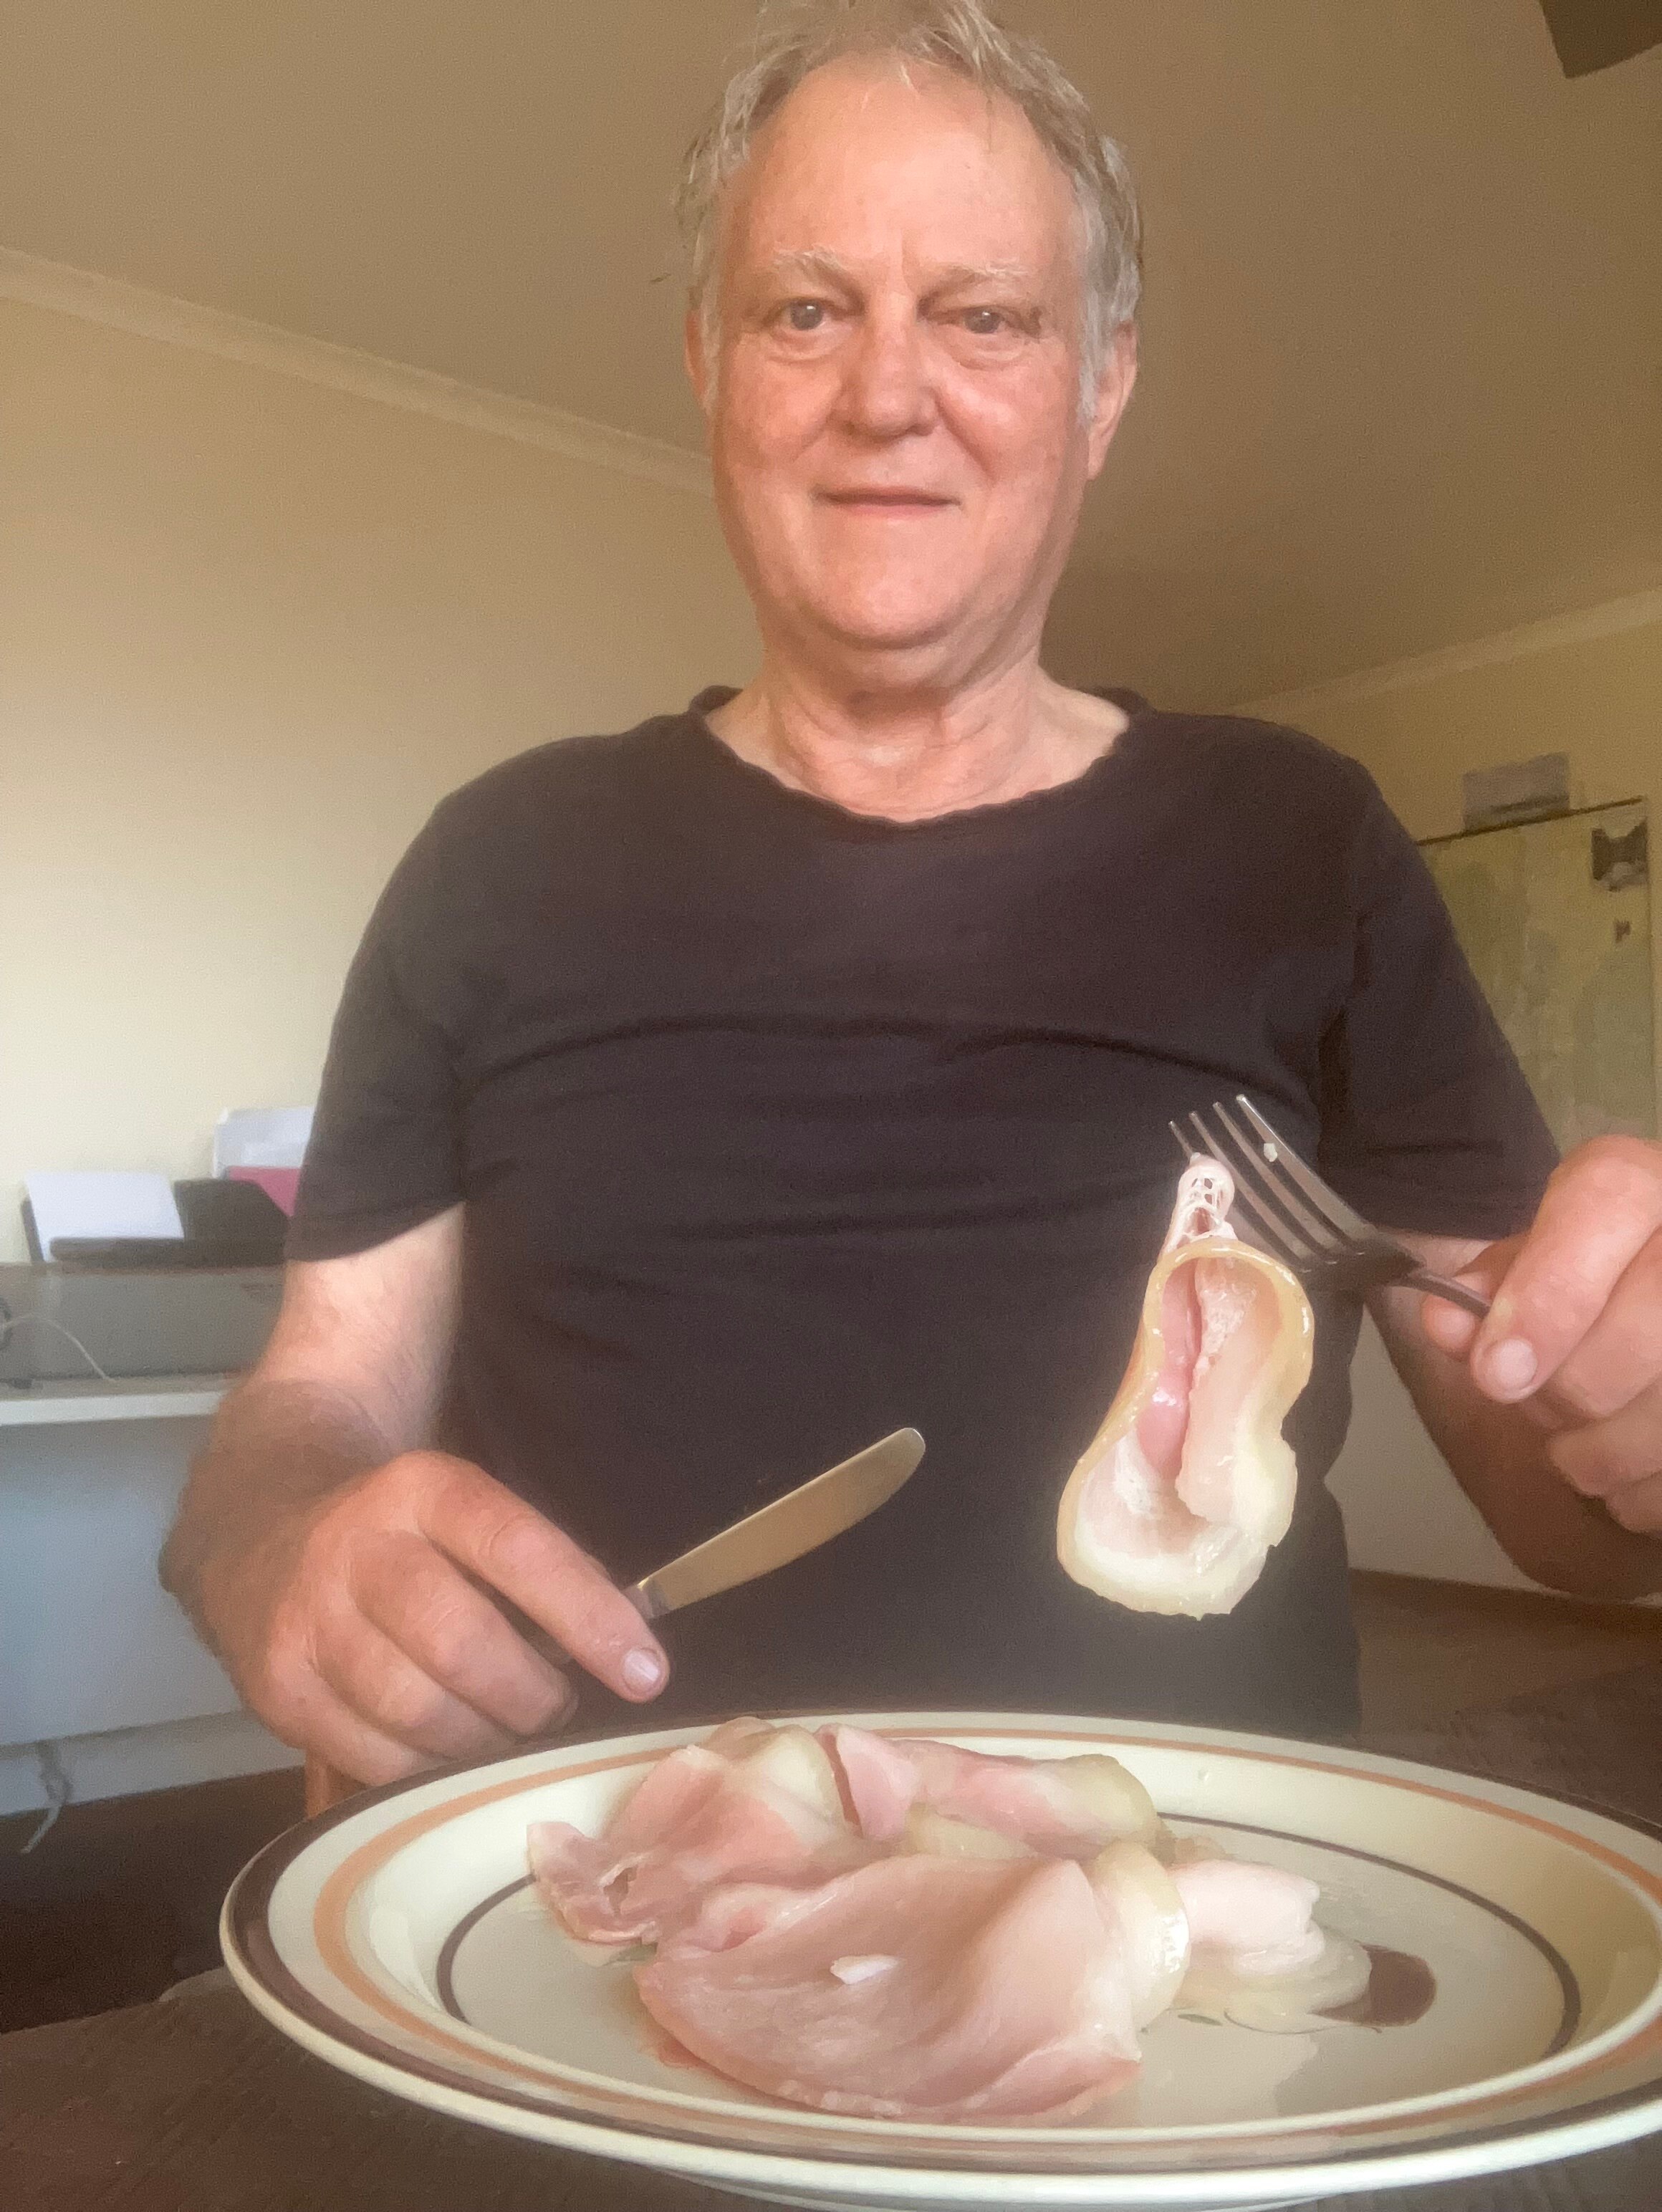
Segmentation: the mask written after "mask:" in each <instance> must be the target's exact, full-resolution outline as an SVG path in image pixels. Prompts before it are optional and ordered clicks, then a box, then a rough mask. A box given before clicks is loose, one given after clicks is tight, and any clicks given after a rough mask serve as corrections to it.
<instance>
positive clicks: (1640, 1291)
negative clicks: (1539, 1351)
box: [1544, 1231, 1662, 1465]
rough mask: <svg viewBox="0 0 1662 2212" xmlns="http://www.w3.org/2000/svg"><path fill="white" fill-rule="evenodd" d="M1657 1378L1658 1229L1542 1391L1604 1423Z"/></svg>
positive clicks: (1661, 1320)
mask: <svg viewBox="0 0 1662 2212" xmlns="http://www.w3.org/2000/svg"><path fill="white" fill-rule="evenodd" d="M1659 1377H1662V1231H1659V1233H1658V1234H1657V1235H1655V1236H1653V1237H1652V1238H1651V1240H1650V1242H1649V1243H1648V1244H1647V1245H1646V1246H1645V1248H1644V1249H1643V1250H1642V1251H1641V1252H1640V1253H1639V1254H1638V1255H1637V1257H1636V1258H1635V1259H1634V1260H1633V1261H1631V1262H1630V1264H1629V1267H1627V1268H1626V1270H1625V1271H1624V1273H1622V1278H1621V1279H1620V1281H1619V1282H1618V1283H1617V1284H1616V1287H1615V1289H1614V1290H1613V1291H1611V1292H1610V1298H1609V1301H1608V1303H1607V1304H1606V1305H1605V1307H1604V1311H1603V1312H1602V1313H1601V1314H1600V1315H1599V1316H1598V1319H1597V1320H1596V1321H1595V1322H1593V1324H1592V1328H1590V1329H1588V1331H1587V1333H1586V1335H1585V1336H1584V1337H1583V1338H1582V1339H1581V1341H1580V1343H1579V1344H1578V1345H1576V1346H1574V1348H1573V1349H1572V1350H1571V1352H1569V1354H1568V1357H1567V1358H1565V1359H1564V1360H1563V1361H1562V1363H1561V1364H1560V1365H1559V1368H1558V1371H1557V1372H1556V1374H1555V1375H1554V1376H1553V1378H1552V1383H1551V1386H1550V1389H1549V1390H1548V1391H1547V1392H1546V1393H1545V1394H1544V1395H1546V1396H1547V1397H1548V1398H1549V1399H1550V1400H1551V1401H1552V1402H1553V1403H1554V1404H1555V1405H1557V1406H1560V1407H1563V1408H1564V1409H1565V1411H1567V1412H1568V1413H1571V1414H1573V1415H1574V1416H1575V1417H1577V1418H1578V1419H1581V1420H1583V1421H1594V1422H1597V1421H1604V1420H1606V1419H1609V1418H1610V1416H1611V1415H1612V1414H1614V1413H1620V1412H1621V1410H1622V1407H1624V1406H1628V1405H1631V1404H1632V1403H1633V1401H1635V1399H1636V1398H1638V1397H1640V1396H1641V1395H1643V1393H1644V1392H1645V1391H1647V1389H1649V1388H1650V1386H1651V1384H1652V1383H1654V1382H1656V1381H1657V1380H1658V1379H1659ZM1659 1465H1662V1454H1659Z"/></svg>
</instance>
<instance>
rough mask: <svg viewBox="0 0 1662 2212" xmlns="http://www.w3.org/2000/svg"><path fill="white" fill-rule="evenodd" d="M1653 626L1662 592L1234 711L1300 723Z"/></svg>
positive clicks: (1634, 595)
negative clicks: (1327, 711)
mask: <svg viewBox="0 0 1662 2212" xmlns="http://www.w3.org/2000/svg"><path fill="white" fill-rule="evenodd" d="M1651 623H1662V588H1659V589H1657V590H1653V591H1647V592H1629V593H1628V594H1627V595H1626V597H1625V598H1622V599H1605V600H1604V601H1603V602H1601V604H1600V605H1598V606H1592V607H1582V608H1580V609H1578V610H1577V611H1576V612H1574V614H1567V615H1549V616H1548V617H1545V619H1544V620H1543V621H1541V622H1532V623H1523V624H1522V625H1521V626H1520V627H1519V629H1505V630H1498V631H1496V633H1495V635H1493V636H1492V637H1477V638H1473V639H1471V640H1470V642H1469V643H1467V644H1464V645H1448V646H1443V647H1440V648H1439V650H1438V651H1437V652H1435V653H1415V655H1413V657H1412V658H1411V659H1407V660H1390V661H1386V662H1385V663H1383V664H1382V665H1380V666H1379V667H1378V668H1362V669H1359V670H1357V671H1356V673H1355V675H1354V676H1338V677H1335V678H1333V680H1332V681H1331V682H1330V683H1326V684H1306V685H1305V686H1303V687H1302V688H1300V690H1294V691H1276V692H1274V693H1272V694H1271V695H1270V696H1269V697H1268V698H1263V699H1247V700H1244V701H1243V702H1241V704H1240V705H1239V707H1238V708H1236V709H1235V712H1236V713H1237V714H1256V715H1257V716H1259V717H1260V718H1261V719H1262V720H1265V721H1270V722H1286V721H1297V720H1298V719H1299V717H1300V715H1301V714H1307V713H1308V712H1309V711H1310V710H1311V709H1312V708H1318V707H1339V706H1342V705H1344V704H1345V703H1346V702H1348V701H1349V700H1353V699H1374V698H1378V697H1379V696H1382V695H1383V694H1385V692H1388V691H1409V690H1414V689H1415V687H1416V686H1417V685H1419V684H1434V683H1435V682H1436V681H1437V680H1438V679H1439V678H1440V677H1444V676H1463V675H1464V674H1465V673H1466V671H1468V670H1469V669H1473V668H1492V667H1494V666H1495V665H1497V664H1498V663H1499V662H1501V661H1505V660H1521V659H1524V658H1525V655H1527V654H1529V653H1548V652H1550V651H1551V650H1552V649H1553V647H1555V646H1563V645H1586V644H1587V643H1588V642H1589V641H1591V640H1592V639H1594V638H1599V637H1614V636H1615V635H1616V634H1617V633H1618V632H1619V631H1622V630H1628V629H1647V628H1648V627H1649V625H1650V624H1651Z"/></svg>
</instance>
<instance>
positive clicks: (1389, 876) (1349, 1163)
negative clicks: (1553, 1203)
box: [1319, 784, 1558, 1237]
mask: <svg viewBox="0 0 1662 2212" xmlns="http://www.w3.org/2000/svg"><path fill="white" fill-rule="evenodd" d="M1353 896H1354V900H1355V908H1354V911H1355V942H1354V966H1353V970H1352V975H1351V982H1350V988H1349V991H1348V994H1347V995H1346V997H1345V1000H1344V1003H1343V1006H1342V1009H1341V1011H1340V1012H1339V1014H1338V1016H1337V1018H1336V1020H1335V1021H1334V1022H1333V1024H1331V1026H1330V1029H1329V1030H1328V1031H1327V1033H1326V1035H1325V1036H1324V1037H1323V1039H1322V1042H1321V1051H1320V1060H1321V1085H1322V1096H1321V1111H1322V1142H1321V1151H1320V1154H1319V1162H1320V1166H1321V1171H1322V1173H1323V1174H1324V1176H1326V1177H1327V1179H1328V1180H1329V1182H1331V1183H1332V1185H1333V1187H1334V1188H1335V1189H1336V1190H1337V1191H1339V1192H1340V1193H1341V1194H1342V1195H1343V1196H1344V1197H1345V1198H1347V1199H1348V1200H1349V1201H1350V1203H1351V1204H1352V1205H1353V1206H1355V1207H1356V1209H1357V1210H1358V1212H1361V1213H1364V1214H1366V1215H1367V1218H1369V1219H1370V1220H1372V1221H1375V1222H1378V1223H1379V1225H1381V1226H1382V1227H1385V1228H1391V1229H1406V1230H1416V1231H1420V1232H1422V1234H1425V1235H1428V1236H1447V1237H1506V1236H1511V1235H1513V1234H1514V1233H1515V1232H1516V1231H1519V1230H1520V1229H1523V1228H1525V1227H1526V1226H1527V1225H1528V1224H1529V1222H1530V1221H1531V1219H1532V1218H1533V1216H1534V1213H1535V1210H1536V1207H1537V1205H1538V1204H1539V1201H1540V1196H1541V1193H1542V1190H1543V1187H1544V1185H1545V1183H1546V1180H1547V1177H1548V1176H1549V1175H1550V1173H1551V1172H1552V1170H1553V1168H1554V1167H1555V1165H1556V1164H1557V1158H1558V1154H1557V1149H1556V1147H1555V1144H1554V1142H1553V1139H1552V1136H1551V1133H1550V1132H1549V1129H1548V1127H1547V1126H1546V1122H1545V1121H1544V1120H1543V1116H1542V1114H1541V1110H1540V1108H1539V1107H1538V1106H1537V1103H1536V1101H1535V1097H1534V1094H1533V1093H1532V1092H1531V1090H1530V1087H1529V1084H1528V1082H1527V1081H1526V1079H1525V1076H1524V1073H1523V1071H1522V1070H1521V1069H1520V1068H1519V1065H1518V1062H1517V1060H1516V1058H1515V1057H1514V1055H1513V1051H1512V1048H1511V1047H1510V1046H1509V1045H1508V1044H1507V1040H1506V1038H1505V1036H1504V1035H1503V1034H1502V1032H1501V1027H1500V1024H1498V1022H1497V1021H1496V1020H1495V1016H1494V1014H1493V1013H1492V1012H1491V1011H1490V1009H1489V1006H1488V1001H1487V1000H1486V999H1485V998H1484V996H1483V994H1482V989H1481V987H1479V985H1478V983H1477V981H1476V977H1475V976H1474V975H1473V974H1472V972H1471V969H1470V965H1469V964H1468V963H1467V961H1466V958H1465V956H1464V953H1463V952H1462V951H1461V949H1460V945H1459V942H1458V939H1457V938H1456V936H1455V933H1454V927H1453V924H1452V921H1450V919H1449V915H1448V910H1447V908H1446V906H1445V905H1444V903H1443V900H1442V896H1441V894H1440V892H1439V890H1438V889H1437V886H1436V884H1435V882H1434V879H1433V878H1432V875H1431V872H1430V870H1429V869H1428V867H1427V866H1426V864H1425V861H1424V860H1423V859H1422V856H1421V854H1420V853H1419V851H1418V849H1417V848H1416V847H1415V844H1414V842H1413V841H1412V839H1411V838H1410V837H1409V835H1408V832H1407V831H1406V830H1405V829H1403V826H1402V824H1401V823H1399V822H1398V821H1397V818H1396V817H1395V816H1394V815H1393V814H1392V813H1391V811H1390V809H1389V808H1388V807H1387V806H1386V805H1385V801H1384V799H1382V798H1380V796H1379V793H1378V792H1377V791H1375V790H1374V789H1373V787H1372V785H1371V784H1370V785H1369V787H1368V805H1367V810H1366V811H1365V814H1364V816H1363V819H1362V822H1361V829H1360V834H1359V836H1358V840H1357V844H1356V847H1355V879H1354V894H1353Z"/></svg>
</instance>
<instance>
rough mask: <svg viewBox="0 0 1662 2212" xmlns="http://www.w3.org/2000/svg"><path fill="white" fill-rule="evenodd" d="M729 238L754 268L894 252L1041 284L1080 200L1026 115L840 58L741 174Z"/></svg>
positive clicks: (777, 124)
mask: <svg viewBox="0 0 1662 2212" xmlns="http://www.w3.org/2000/svg"><path fill="white" fill-rule="evenodd" d="M1074 214H1075V205H1074V201H1073V196H1072V192H1071V190H1070V188H1069V186H1068V181H1067V179H1065V177H1063V175H1062V173H1061V171H1060V170H1059V169H1058V168H1057V167H1056V164H1055V163H1054V162H1053V161H1051V159H1050V156H1049V155H1048V154H1047V153H1046V152H1045V150H1044V147H1043V145H1042V144H1041V143H1040V142H1039V139H1038V135H1037V133H1036V132H1035V131H1033V129H1032V125H1030V124H1029V122H1028V121H1027V118H1026V116H1024V115H1023V114H1022V113H1021V112H1020V109H1019V108H1017V107H1015V106H1014V105H1013V104H1012V103H1010V102H1009V101H1008V100H998V99H993V98H989V95H987V94H983V92H981V91H980V90H979V89H978V88H977V87H975V86H974V85H971V84H967V83H965V82H962V81H961V80H959V79H957V78H953V77H948V76H945V75H944V74H943V73H942V72H941V71H940V70H926V71H923V72H921V73H909V74H907V75H902V74H901V72H900V71H899V70H898V68H897V67H894V66H892V65H889V66H886V65H883V64H869V63H866V64H846V63H837V64H831V65H830V66H828V67H827V68H825V69H823V70H816V71H815V72H814V73H813V75H812V76H809V77H807V79H805V81H804V82H802V83H801V85H799V86H798V87H797V88H796V89H795V91H794V92H793V93H792V94H791V95H790V97H789V99H788V100H786V101H785V102H784V104H783V106H782V107H781V108H780V110H779V112H777V114H776V115H775V116H773V117H771V118H770V120H769V122H768V123H767V125H765V127H764V129H763V130H762V131H760V132H758V136H757V140H756V143H755V146H754V148H753V150H752V156H751V159H750V161H749V162H748V163H747V164H746V167H745V169H744V170H742V171H741V172H740V174H739V176H738V177H737V178H736V179H734V191H733V193H732V197H731V199H730V202H729V207H728V216H729V221H730V223H731V228H730V231H729V242H730V244H731V245H732V246H734V247H736V248H738V251H739V257H740V258H742V259H743V260H744V261H745V262H746V263H747V264H749V265H750V266H751V268H752V270H757V269H760V268H763V267H768V266H778V265H780V264H782V263H783V262H784V261H785V260H786V259H787V258H794V259H797V260H799V261H801V264H802V265H803V266H804V267H805V268H806V267H807V266H808V265H809V262H810V258H812V259H813V260H817V261H818V262H819V265H820V266H821V268H822V270H824V271H825V273H830V264H831V261H833V260H835V261H838V262H840V263H841V264H843V269H844V270H845V271H846V270H854V269H856V268H858V266H859V265H860V264H861V263H865V262H868V261H873V260H875V259H878V258H883V257H884V256H886V255H887V256H891V257H892V254H893V252H895V250H896V247H897V246H898V244H899V243H900V242H901V241H902V240H904V242H905V243H906V244H907V245H908V246H910V249H911V251H912V252H913V254H914V256H915V257H916V258H922V259H924V260H927V261H928V262H929V263H931V264H933V265H934V268H935V269H936V270H941V271H944V270H947V269H956V270H962V271H965V272H990V271H993V270H998V271H1000V272H1001V273H1003V274H1005V275H1007V276H1008V275H1013V274H1014V273H1016V272H1018V271H1019V272H1020V274H1021V275H1022V276H1025V278H1026V280H1027V281H1029V282H1035V281H1043V279H1044V276H1046V275H1047V274H1048V273H1049V270H1050V265H1051V264H1053V263H1054V261H1055V259H1056V254H1057V251H1058V248H1059V247H1060V246H1062V243H1063V241H1064V240H1066V241H1068V244H1070V245H1071V242H1072V239H1073V218H1074Z"/></svg>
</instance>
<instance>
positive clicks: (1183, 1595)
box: [1056, 1160, 1314, 1619]
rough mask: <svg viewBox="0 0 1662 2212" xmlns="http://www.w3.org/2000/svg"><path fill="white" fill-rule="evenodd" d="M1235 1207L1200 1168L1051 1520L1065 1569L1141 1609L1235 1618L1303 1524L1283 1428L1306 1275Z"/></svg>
mask: <svg viewBox="0 0 1662 2212" xmlns="http://www.w3.org/2000/svg"><path fill="white" fill-rule="evenodd" d="M1233 1199H1234V1184H1233V1181H1232V1180H1231V1177H1230V1175H1229V1171H1228V1170H1227V1168H1225V1167H1223V1166H1222V1165H1221V1164H1219V1163H1218V1162H1217V1161H1215V1160H1197V1161H1195V1162H1192V1163H1191V1164H1190V1167H1189V1168H1188V1170H1187V1171H1186V1172H1185V1173H1184V1177H1183V1180H1182V1182H1180V1183H1179V1184H1178V1200H1177V1205H1176V1207H1175V1209H1174V1211H1173V1213H1172V1226H1171V1229H1170V1231H1169V1232H1168V1234H1167V1237H1166V1243H1165V1246H1164V1248H1163V1249H1162V1251H1161V1255H1160V1260H1159V1261H1158V1263H1157V1265H1156V1266H1155V1268H1154V1273H1153V1274H1152V1275H1151V1276H1150V1277H1149V1279H1148V1291H1147V1294H1146V1295H1145V1297H1144V1299H1143V1305H1142V1326H1141V1328H1140V1329H1139V1331H1138V1333H1137V1340H1136V1344H1135V1347H1134V1349H1133V1351H1132V1354H1131V1364H1130V1366H1129V1369H1128V1370H1127V1372H1126V1376H1125V1379H1124V1381H1123V1383H1121V1385H1120V1388H1119V1392H1118V1395H1117V1396H1116V1398H1115V1400H1114V1402H1113V1404H1112V1406H1111V1407H1110V1408H1109V1411H1108V1414H1107V1418H1106V1419H1105V1420H1104V1422H1103V1425H1102V1426H1101V1428H1100V1429H1099V1431H1098V1432H1097V1434H1096V1436H1095V1437H1094V1438H1093V1440H1092V1442H1091V1443H1090V1445H1089V1446H1088V1447H1087V1449H1086V1452H1085V1454H1084V1455H1083V1457H1082V1458H1081V1460H1080V1462H1079V1464H1078V1466H1077V1467H1076V1468H1075V1469H1074V1472H1073V1474H1072V1476H1071V1477H1070V1478H1069V1480H1068V1486H1067V1488H1066V1490H1065V1491H1064V1492H1063V1493H1062V1504H1061V1509H1060V1511H1059V1512H1058V1515H1057V1517H1056V1549H1057V1553H1058V1555H1059V1556H1060V1558H1061V1560H1062V1565H1063V1567H1064V1568H1065V1569H1066V1570H1067V1571H1068V1574H1070V1575H1071V1576H1072V1577H1073V1578H1074V1580H1075V1582H1077V1583H1083V1584H1084V1586H1085V1587H1086V1588H1087V1589H1093V1590H1095V1591H1096V1592H1097V1594H1098V1595H1099V1596H1102V1597H1105V1598H1111V1599H1112V1600H1114V1601H1115V1602H1116V1603H1117V1604H1120V1605H1123V1606H1128V1607H1131V1608H1132V1609H1133V1610H1134V1611H1136V1612H1141V1613H1187V1614H1189V1615H1190V1616H1191V1617H1192V1618H1195V1619H1198V1618H1200V1617H1201V1616H1202V1614H1205V1613H1227V1612H1229V1611H1230V1610H1231V1609H1232V1608H1233V1607H1234V1606H1235V1605H1236V1604H1238V1603H1239V1601H1240V1600H1241V1598H1243V1597H1244V1596H1245V1594H1246V1592H1247V1591H1248V1590H1249V1589H1251V1587H1252V1585H1253V1583H1255V1582H1257V1578H1258V1577H1259V1575H1260V1573H1261V1572H1262V1571H1263V1563H1264V1560H1265V1558H1266V1557H1267V1555H1268V1553H1269V1547H1270V1546H1271V1545H1273V1544H1278V1543H1279V1542H1280V1541H1281V1540H1282V1537H1283V1536H1284V1535H1285V1534H1287V1530H1288V1524H1289V1522H1291V1520H1292V1517H1293V1504H1294V1495H1295V1492H1296V1490H1297V1484H1298V1471H1297V1468H1296V1466H1295V1464H1294V1457H1293V1452H1292V1449H1291V1447H1290V1446H1289V1445H1288V1443H1287V1442H1286V1440H1285V1438H1284V1437H1282V1422H1283V1421H1284V1420H1285V1419H1286V1418H1287V1415H1288V1412H1289V1411H1290V1410H1291V1408H1292V1406H1293V1402H1294V1400H1295V1399H1296V1398H1297V1396H1298V1395H1299V1393H1300V1391H1301V1390H1302V1389H1304V1386H1305V1384H1306V1383H1307V1382H1308V1381H1309V1379H1310V1360H1311V1349H1312V1335H1313V1333H1314V1322H1313V1320H1312V1315H1311V1311H1310V1302H1309V1300H1308V1299H1307V1298H1306V1296H1305V1294H1304V1291H1303V1289H1302V1288H1301V1287H1300V1284H1299V1282H1298V1280H1297V1279H1296V1278H1295V1277H1294V1275H1293V1274H1292V1273H1289V1271H1288V1269H1287V1268H1286V1267H1282V1264H1281V1262H1280V1261H1277V1260H1272V1259H1270V1258H1269V1256H1268V1255H1266V1254H1264V1253H1262V1252H1259V1251H1256V1250H1255V1249H1253V1248H1252V1247H1251V1245H1247V1244H1243V1243H1241V1242H1240V1241H1239V1238H1238V1237H1236V1236H1235V1234H1234V1231H1233V1230H1232V1229H1231V1228H1230V1227H1229V1225H1228V1224H1227V1221H1226V1220H1225V1218H1224V1217H1225V1215H1226V1214H1227V1212H1228V1210H1229V1207H1230V1206H1231V1204H1232V1203H1233Z"/></svg>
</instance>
